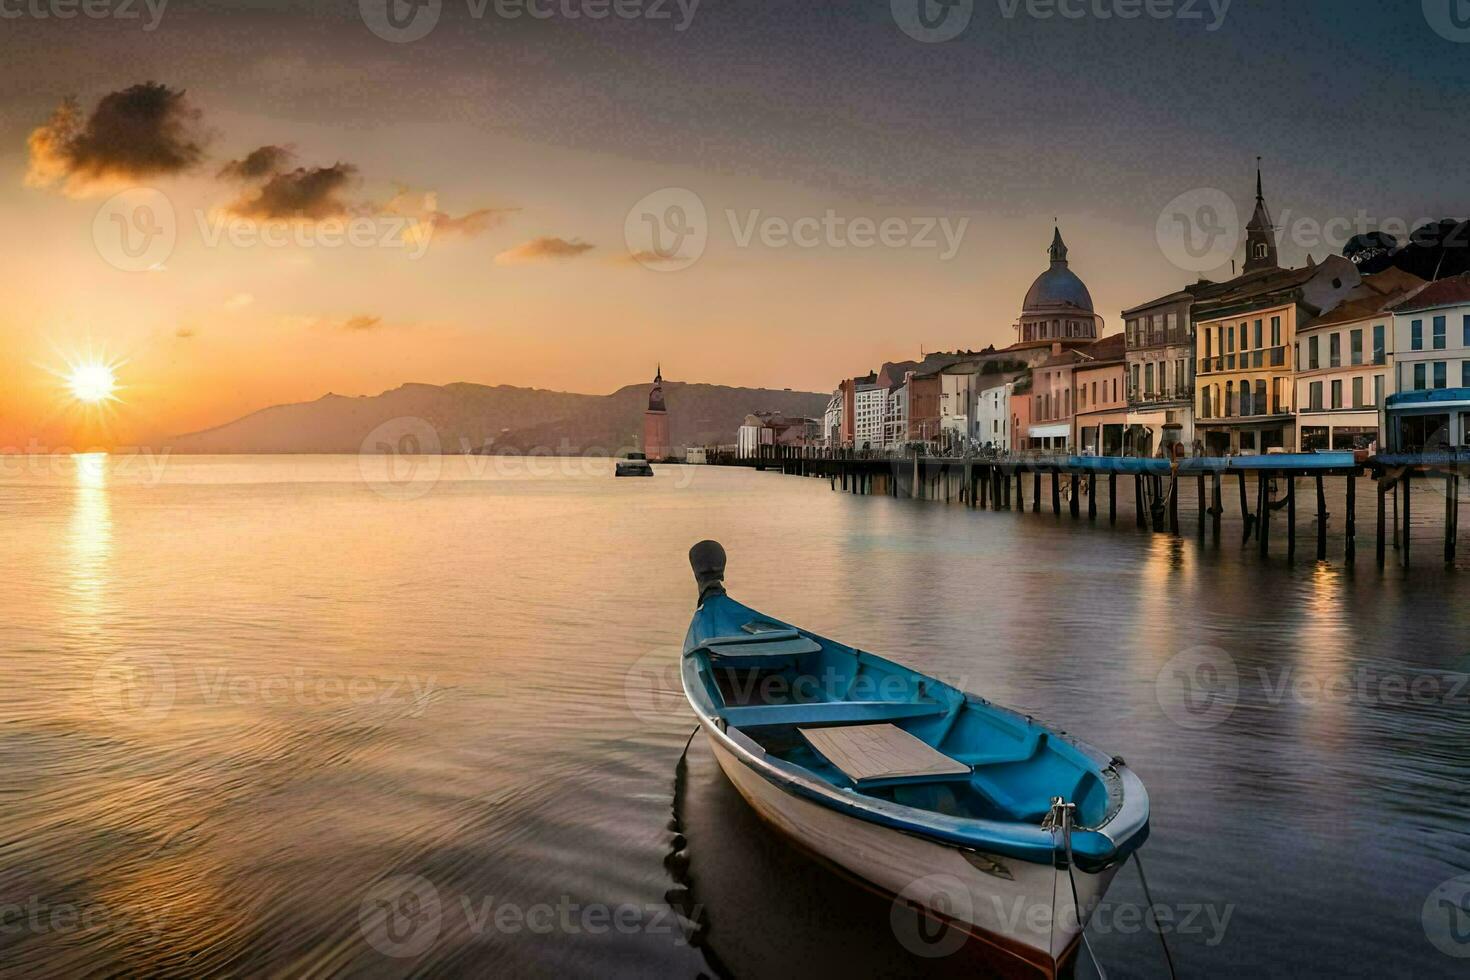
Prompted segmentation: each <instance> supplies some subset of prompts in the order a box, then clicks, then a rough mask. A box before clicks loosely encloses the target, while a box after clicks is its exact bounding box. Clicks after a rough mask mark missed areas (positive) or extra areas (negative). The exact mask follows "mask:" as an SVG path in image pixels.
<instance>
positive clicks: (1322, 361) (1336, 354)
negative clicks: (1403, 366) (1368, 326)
mask: <svg viewBox="0 0 1470 980" xmlns="http://www.w3.org/2000/svg"><path fill="white" fill-rule="evenodd" d="M1386 333H1387V326H1386V325H1385V324H1382V323H1375V324H1374V325H1373V363H1374V364H1385V363H1387V362H1388V349H1387V348H1386V347H1385V346H1384V341H1385V339H1386V337H1385V335H1386ZM1347 334H1348V342H1347V346H1348V363H1349V364H1353V365H1357V364H1362V363H1363V331H1362V328H1358V329H1354V330H1349V331H1348V332H1347ZM1324 336H1325V338H1326V341H1327V343H1326V345H1325V347H1326V357H1325V358H1324V357H1323V347H1324V345H1323V343H1322V341H1323V338H1324ZM1296 362H1297V364H1298V365H1299V366H1301V367H1302V368H1303V370H1306V371H1315V370H1317V369H1318V368H1322V367H1334V368H1335V367H1342V363H1343V361H1342V331H1340V330H1339V331H1337V332H1336V333H1330V334H1325V335H1324V334H1312V335H1310V336H1308V337H1307V359H1306V360H1305V361H1303V360H1302V345H1301V341H1300V340H1299V341H1297V345H1296Z"/></svg>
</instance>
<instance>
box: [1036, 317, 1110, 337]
mask: <svg viewBox="0 0 1470 980" xmlns="http://www.w3.org/2000/svg"><path fill="white" fill-rule="evenodd" d="M1096 335H1097V325H1096V324H1095V323H1093V322H1092V321H1091V320H1042V321H1041V322H1039V323H1023V324H1021V340H1022V341H1027V340H1061V339H1062V338H1064V337H1073V338H1078V337H1095V336H1096Z"/></svg>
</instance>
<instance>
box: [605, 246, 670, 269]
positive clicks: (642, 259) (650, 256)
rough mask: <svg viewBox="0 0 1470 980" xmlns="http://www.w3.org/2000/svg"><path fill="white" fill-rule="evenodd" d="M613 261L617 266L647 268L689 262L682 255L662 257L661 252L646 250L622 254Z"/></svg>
mask: <svg viewBox="0 0 1470 980" xmlns="http://www.w3.org/2000/svg"><path fill="white" fill-rule="evenodd" d="M613 261H614V262H615V263H616V264H618V265H644V266H648V265H664V264H666V263H674V262H679V263H683V262H688V261H689V260H688V259H687V258H686V257H685V256H683V255H678V254H674V255H664V254H663V253H662V252H653V251H649V250H647V249H642V250H639V251H637V252H624V253H623V254H622V255H618V256H615V257H614V258H613Z"/></svg>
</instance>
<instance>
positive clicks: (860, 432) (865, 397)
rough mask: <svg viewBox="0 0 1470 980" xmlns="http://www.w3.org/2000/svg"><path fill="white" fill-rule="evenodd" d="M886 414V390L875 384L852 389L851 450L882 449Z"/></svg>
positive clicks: (860, 385)
mask: <svg viewBox="0 0 1470 980" xmlns="http://www.w3.org/2000/svg"><path fill="white" fill-rule="evenodd" d="M887 412H888V389H887V388H885V387H883V386H882V385H880V384H877V383H876V382H863V383H860V384H857V385H854V387H853V418H854V422H853V448H855V449H881V448H883V423H884V419H885V417H886V415H887Z"/></svg>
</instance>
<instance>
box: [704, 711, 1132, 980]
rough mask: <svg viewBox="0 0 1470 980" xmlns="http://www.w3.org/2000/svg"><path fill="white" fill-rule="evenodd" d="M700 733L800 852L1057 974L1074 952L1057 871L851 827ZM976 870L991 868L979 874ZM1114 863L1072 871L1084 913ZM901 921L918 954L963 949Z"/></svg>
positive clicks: (1072, 917) (713, 735) (1062, 873)
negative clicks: (1057, 967) (969, 854)
mask: <svg viewBox="0 0 1470 980" xmlns="http://www.w3.org/2000/svg"><path fill="white" fill-rule="evenodd" d="M702 727H703V729H704V732H705V736H706V738H707V739H708V741H709V744H710V747H711V749H712V750H713V752H714V755H715V758H716V760H717V761H718V762H719V764H720V768H721V770H723V771H724V773H725V775H726V777H728V778H729V780H730V782H731V783H732V784H733V785H734V786H735V789H736V790H737V791H738V792H739V793H740V795H741V796H742V797H743V798H744V799H745V801H746V802H747V803H748V804H749V805H750V806H751V808H752V809H754V810H755V811H756V813H757V814H759V815H760V816H761V817H762V819H764V820H765V821H766V822H768V823H770V824H771V825H772V826H774V827H775V828H776V829H778V830H780V831H782V832H783V833H785V834H786V835H787V836H789V837H791V838H792V839H793V840H795V841H796V842H797V843H798V844H799V845H801V846H802V847H803V848H805V849H807V850H809V851H811V852H813V853H815V854H816V855H818V856H819V857H821V858H823V859H825V860H827V861H830V862H831V863H833V864H835V865H837V866H839V867H841V868H843V869H845V870H846V871H848V872H850V873H851V874H853V875H855V876H857V877H858V878H860V879H862V880H863V881H865V882H867V883H869V884H870V885H872V886H875V887H876V888H878V889H880V890H882V891H883V892H885V893H887V894H889V895H893V896H897V897H896V898H895V905H897V903H898V901H900V900H902V901H904V902H906V903H907V904H909V905H911V906H919V907H923V908H925V909H926V910H927V911H928V912H929V913H930V914H931V915H932V916H933V917H934V918H936V919H940V920H943V921H945V922H949V923H952V924H957V925H959V926H960V927H961V928H962V929H963V930H964V932H966V933H968V934H969V935H970V936H973V937H974V938H975V939H977V940H979V941H980V942H982V943H985V944H987V945H989V946H992V947H995V948H996V949H999V950H1000V951H1002V952H1004V953H1006V954H1009V955H1011V956H1014V957H1016V958H1018V959H1020V960H1022V961H1024V962H1026V963H1028V964H1030V965H1031V966H1033V967H1035V968H1036V970H1037V971H1038V972H1040V973H1041V974H1042V975H1046V976H1052V975H1054V974H1055V970H1056V965H1057V964H1058V963H1060V962H1062V961H1064V960H1065V959H1066V958H1067V957H1068V956H1069V955H1071V953H1072V952H1073V947H1074V946H1075V944H1076V942H1077V940H1078V937H1079V936H1080V934H1081V930H1080V929H1079V928H1078V927H1077V923H1078V916H1077V913H1076V908H1075V906H1074V905H1073V902H1072V894H1071V884H1070V883H1069V881H1068V876H1067V872H1066V870H1065V869H1062V870H1058V869H1056V868H1054V867H1052V866H1051V865H1050V864H1033V863H1030V862H1026V861H1020V860H1017V859H1014V858H1010V857H1000V856H996V855H979V854H976V853H975V852H971V856H970V857H967V856H966V854H965V852H964V851H962V849H961V848H959V847H956V846H955V845H953V844H948V843H944V842H942V841H936V840H930V839H927V838H924V837H920V836H918V835H914V834H906V833H902V832H899V831H896V830H893V829H891V828H888V827H884V826H882V825H880V824H876V823H872V822H869V821H865V820H859V819H856V818H853V817H850V816H848V815H846V814H844V813H840V812H838V811H836V810H834V809H831V808H830V807H826V806H823V805H821V804H820V803H815V802H812V801H811V800H808V799H804V798H802V797H800V796H797V795H795V794H792V793H789V792H787V791H785V790H784V789H783V788H782V787H781V786H780V785H778V784H776V783H775V782H772V781H771V780H769V779H767V778H766V777H765V776H764V775H762V774H761V773H760V772H759V770H758V769H757V768H755V767H754V766H752V765H750V764H747V762H746V761H744V760H743V759H742V758H741V756H740V754H739V751H738V749H737V748H736V746H735V745H734V744H733V743H732V742H731V741H730V740H729V739H728V738H727V737H726V736H725V735H724V733H722V732H720V731H719V730H718V728H715V727H713V726H711V725H710V723H709V722H708V721H703V722H702ZM982 867H986V868H989V869H990V870H981V868H982ZM997 871H999V872H1000V873H996V872H997ZM1116 871H1117V866H1116V865H1114V866H1111V867H1108V868H1104V869H1103V870H1101V871H1099V872H1097V873H1095V874H1090V873H1086V872H1084V871H1082V870H1081V869H1074V872H1073V873H1074V875H1075V879H1076V884H1077V894H1078V898H1079V900H1080V902H1081V905H1082V908H1083V909H1086V910H1090V909H1092V908H1093V907H1094V906H1095V903H1096V902H1097V901H1098V900H1100V899H1101V898H1102V896H1103V893H1104V892H1106V891H1107V888H1108V885H1109V884H1110V883H1111V882H1112V878H1113V875H1114V874H1115V873H1116ZM912 921H913V924H912V925H911V924H909V920H907V919H905V918H903V917H902V916H896V917H895V918H894V920H893V925H894V930H895V935H896V936H897V938H898V939H899V940H900V942H902V943H903V944H904V945H905V946H906V947H908V948H909V949H910V951H912V952H915V953H917V954H919V955H922V956H937V955H945V954H946V953H949V952H954V951H956V950H957V948H958V946H959V945H963V936H961V937H958V939H959V941H958V942H956V937H955V936H954V935H953V934H951V935H949V936H946V935H945V933H944V932H943V931H941V932H940V933H938V935H937V936H927V937H926V935H921V932H922V933H923V934H928V933H932V932H933V930H932V928H931V929H925V930H920V929H919V928H917V917H916V916H914V917H912Z"/></svg>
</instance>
